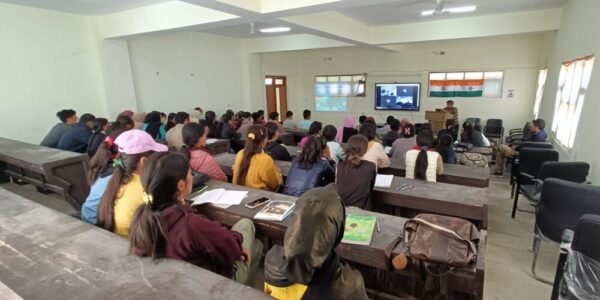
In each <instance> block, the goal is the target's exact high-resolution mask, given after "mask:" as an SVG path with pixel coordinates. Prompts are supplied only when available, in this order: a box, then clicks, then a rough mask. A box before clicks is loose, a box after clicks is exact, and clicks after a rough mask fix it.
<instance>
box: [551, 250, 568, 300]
mask: <svg viewBox="0 0 600 300" xmlns="http://www.w3.org/2000/svg"><path fill="white" fill-rule="evenodd" d="M567 255H568V252H567V250H564V249H562V248H561V249H560V256H559V257H558V264H556V273H555V274H554V283H553V284H552V294H551V295H550V300H558V294H559V291H560V286H561V283H562V278H563V274H564V271H565V262H566V261H567Z"/></svg>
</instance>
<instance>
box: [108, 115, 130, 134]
mask: <svg viewBox="0 0 600 300" xmlns="http://www.w3.org/2000/svg"><path fill="white" fill-rule="evenodd" d="M134 127H135V122H134V121H133V119H132V118H131V117H128V116H125V115H120V116H118V117H117V119H116V120H115V121H114V122H113V123H112V124H111V128H110V133H111V134H112V132H113V131H115V130H129V129H133V128H134Z"/></svg>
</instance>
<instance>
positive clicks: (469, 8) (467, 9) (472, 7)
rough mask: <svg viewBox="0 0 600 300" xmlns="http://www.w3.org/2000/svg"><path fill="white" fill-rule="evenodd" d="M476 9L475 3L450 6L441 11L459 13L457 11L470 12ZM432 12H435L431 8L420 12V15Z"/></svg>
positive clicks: (431, 13) (427, 14)
mask: <svg viewBox="0 0 600 300" xmlns="http://www.w3.org/2000/svg"><path fill="white" fill-rule="evenodd" d="M476 9H477V6H475V5H469V6H459V7H452V8H444V9H443V10H442V12H441V13H452V14H459V13H467V12H472V11H475V10H476ZM434 14H435V11H433V10H424V11H422V12H421V16H431V15H434Z"/></svg>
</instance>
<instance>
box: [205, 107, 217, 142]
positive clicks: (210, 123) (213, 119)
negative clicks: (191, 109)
mask: <svg viewBox="0 0 600 300" xmlns="http://www.w3.org/2000/svg"><path fill="white" fill-rule="evenodd" d="M204 125H206V126H207V127H208V135H207V137H208V138H211V139H216V138H217V137H218V136H219V135H218V134H217V114H216V113H215V112H214V111H212V110H208V111H206V113H205V114H204Z"/></svg>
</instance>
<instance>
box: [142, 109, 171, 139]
mask: <svg viewBox="0 0 600 300" xmlns="http://www.w3.org/2000/svg"><path fill="white" fill-rule="evenodd" d="M143 130H144V131H145V132H147V133H148V134H149V135H150V136H151V137H152V138H153V139H155V140H160V141H164V140H165V139H166V138H167V132H166V130H165V125H163V124H162V123H161V121H160V113H159V112H157V111H152V112H150V113H149V114H148V115H146V119H145V120H144V127H143Z"/></svg>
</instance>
